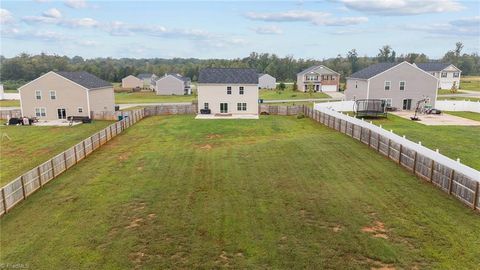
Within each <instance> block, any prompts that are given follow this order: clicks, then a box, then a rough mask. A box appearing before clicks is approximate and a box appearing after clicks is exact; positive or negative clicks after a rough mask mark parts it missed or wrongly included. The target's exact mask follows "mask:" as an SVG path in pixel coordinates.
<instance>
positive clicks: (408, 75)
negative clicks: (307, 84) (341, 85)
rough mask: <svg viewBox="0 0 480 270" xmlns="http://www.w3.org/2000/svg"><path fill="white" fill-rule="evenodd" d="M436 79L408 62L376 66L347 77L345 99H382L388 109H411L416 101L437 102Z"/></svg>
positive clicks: (433, 103)
mask: <svg viewBox="0 0 480 270" xmlns="http://www.w3.org/2000/svg"><path fill="white" fill-rule="evenodd" d="M437 84H438V79H437V78H435V77H434V76H433V75H432V74H430V73H428V72H425V71H423V70H422V69H420V68H418V67H417V66H415V65H412V64H410V63H408V62H406V61H405V62H401V63H378V64H374V65H371V66H369V67H366V68H364V69H362V70H359V71H357V72H355V73H353V74H352V75H350V77H348V78H347V86H346V90H345V98H346V100H358V99H382V100H385V102H386V105H387V106H388V107H395V108H397V109H403V110H412V109H415V105H416V103H417V102H418V101H420V100H424V99H426V100H427V103H428V104H430V105H431V106H434V105H435V101H436V99H437Z"/></svg>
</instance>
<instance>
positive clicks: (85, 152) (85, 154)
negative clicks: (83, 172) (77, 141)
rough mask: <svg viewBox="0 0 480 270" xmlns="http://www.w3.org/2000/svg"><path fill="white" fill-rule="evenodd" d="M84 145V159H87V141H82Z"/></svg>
mask: <svg viewBox="0 0 480 270" xmlns="http://www.w3.org/2000/svg"><path fill="white" fill-rule="evenodd" d="M82 144H83V158H86V157H87V147H86V146H85V140H83V141H82Z"/></svg>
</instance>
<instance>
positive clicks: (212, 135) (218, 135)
mask: <svg viewBox="0 0 480 270" xmlns="http://www.w3.org/2000/svg"><path fill="white" fill-rule="evenodd" d="M221 137H222V135H220V134H209V135H207V139H218V138H221Z"/></svg>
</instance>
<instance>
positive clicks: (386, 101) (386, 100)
mask: <svg viewBox="0 0 480 270" xmlns="http://www.w3.org/2000/svg"><path fill="white" fill-rule="evenodd" d="M382 100H385V106H388V103H389V102H388V101H390V106H392V98H382Z"/></svg>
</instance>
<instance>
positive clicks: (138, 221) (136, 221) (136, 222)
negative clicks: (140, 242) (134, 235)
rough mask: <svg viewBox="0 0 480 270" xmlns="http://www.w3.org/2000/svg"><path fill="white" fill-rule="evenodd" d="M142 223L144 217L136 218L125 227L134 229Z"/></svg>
mask: <svg viewBox="0 0 480 270" xmlns="http://www.w3.org/2000/svg"><path fill="white" fill-rule="evenodd" d="M142 224H143V218H135V219H133V220H132V222H130V224H129V225H128V226H126V227H125V228H126V229H132V228H136V227H140V225H142Z"/></svg>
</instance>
